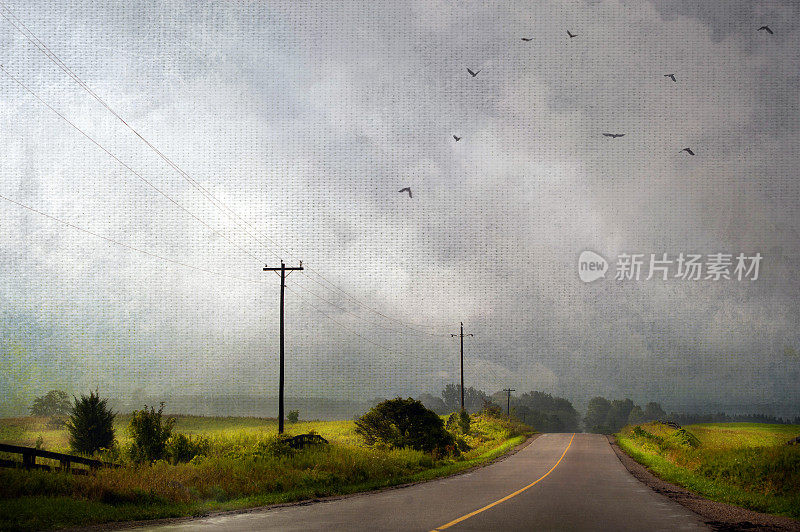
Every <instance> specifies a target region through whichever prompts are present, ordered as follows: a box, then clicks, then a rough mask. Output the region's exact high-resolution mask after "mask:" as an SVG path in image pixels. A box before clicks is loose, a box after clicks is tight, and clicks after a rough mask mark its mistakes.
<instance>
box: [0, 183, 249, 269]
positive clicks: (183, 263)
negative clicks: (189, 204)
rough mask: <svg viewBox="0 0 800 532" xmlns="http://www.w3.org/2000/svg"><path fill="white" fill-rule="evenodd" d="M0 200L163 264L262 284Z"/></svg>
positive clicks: (5, 198) (26, 206)
mask: <svg viewBox="0 0 800 532" xmlns="http://www.w3.org/2000/svg"><path fill="white" fill-rule="evenodd" d="M0 199H3V200H5V201H7V202H9V203H13V204H14V205H17V206H19V207H22V208H23V209H27V210H29V211H31V212H34V213H36V214H39V215H41V216H44V217H45V218H48V219H50V220H53V221H55V222H58V223H60V224H63V225H66V226H67V227H71V228H72V229H76V230H78V231H81V232H83V233H86V234H88V235H92V236H94V237H97V238H100V239H103V240H105V241H106V242H110V243H112V244H116V245H117V246H122V247H124V248H128V249H130V250H133V251H136V252H137V253H142V254H143V255H147V256H149V257H153V258H155V259H159V260H163V261H165V262H169V263H172V264H177V265H178V266H183V267H184V268H191V269H192V270H196V271H200V272H203V273H207V274H210V275H217V276H220V277H228V278H230V279H236V280H237V281H245V282H248V283H258V284H263V281H256V280H253V279H246V278H244V277H238V276H236V275H230V274H227V273H222V272H217V271H214V270H209V269H206V268H201V267H199V266H192V265H191V264H187V263H185V262H181V261H178V260H175V259H170V258H168V257H163V256H161V255H158V254H156V253H152V252H150V251H147V250H145V249H140V248H137V247H135V246H131V245H130V244H126V243H124V242H120V241H119V240H114V239H113V238H109V237H107V236H103V235H101V234H99V233H95V232H94V231H90V230H89V229H85V228H83V227H80V226H78V225H75V224H73V223H71V222H67V221H66V220H62V219H60V218H56V217H55V216H53V215H51V214H47V213H46V212H42V211H40V210H38V209H35V208H33V207H30V206H28V205H25V204H24V203H20V202H19V201H16V200H13V199H11V198H8V197H6V196H3V195H2V194H0Z"/></svg>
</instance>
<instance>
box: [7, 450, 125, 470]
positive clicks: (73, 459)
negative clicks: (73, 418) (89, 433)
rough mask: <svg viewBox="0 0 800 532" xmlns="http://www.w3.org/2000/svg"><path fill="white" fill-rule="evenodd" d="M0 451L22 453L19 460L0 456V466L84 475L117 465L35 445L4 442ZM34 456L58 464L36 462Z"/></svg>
mask: <svg viewBox="0 0 800 532" xmlns="http://www.w3.org/2000/svg"><path fill="white" fill-rule="evenodd" d="M0 453H9V454H19V455H22V461H21V462H20V461H18V460H8V459H6V458H0V467H16V468H23V469H42V470H44V471H68V472H70V473H73V474H78V475H86V474H88V473H89V471H91V470H93V469H97V468H98V467H119V465H118V464H112V463H111V462H103V461H102V460H93V459H91V458H84V457H82V456H73V455H71V454H62V453H54V452H52V451H45V450H44V449H36V448H35V447H20V446H19V445H8V444H5V443H0ZM36 458H48V459H50V460H56V461H57V462H58V463H59V465H58V467H56V466H51V465H48V464H37V463H36ZM73 464H81V465H85V466H88V467H89V468H88V469H86V468H76V467H72V466H73Z"/></svg>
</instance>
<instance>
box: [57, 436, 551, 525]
mask: <svg viewBox="0 0 800 532" xmlns="http://www.w3.org/2000/svg"><path fill="white" fill-rule="evenodd" d="M541 435H542V434H541V433H536V434H533V435H531V436H530V437H528V438H527V439H526V440H525V441H523V442H522V443H520V444H518V445H516V446H514V447H512V448H511V449H509V450H508V451H507V452H506V453H504V454H501V455H500V456H497V457H495V458H493V459H492V460H489V461H488V462H485V463H482V464H480V465H476V466H473V467H469V468H467V469H462V470H461V471H458V472H456V473H453V474H451V475H446V476H441V477H436V478H432V479H429V480H419V481H416V482H407V483H405V484H398V485H395V486H387V487H383V488H379V489H374V490H369V491H359V492H355V493H348V494H345V495H331V496H330V497H317V498H314V499H304V500H301V501H294V502H287V503H280V504H271V505H268V506H254V507H251V508H242V509H239V510H226V511H216V512H207V513H203V514H199V515H194V516H191V517H173V518H166V519H152V520H145V521H125V522H115V523H113V522H112V523H102V524H98V525H92V526H88V527H75V528H68V529H63V530H62V532H79V531H80V532H106V531H111V530H129V529H135V528H141V527H159V526H165V525H174V524H180V523H187V522H191V521H195V520H198V519H208V518H213V517H223V516H229V515H239V514H249V513H255V512H264V511H268V510H274V509H277V508H285V507H291V506H307V505H310V504H319V503H326V502H332V501H337V500H341V499H351V498H355V497H367V496H370V495H374V494H376V493H381V492H385V491H391V490H399V489H403V488H407V487H409V486H415V485H418V484H424V483H427V482H436V481H439V480H444V479H448V478H452V477H457V476H459V475H465V474H467V473H470V472H472V471H475V470H476V469H481V468H484V467H487V466H490V465H492V464H495V463H497V462H502V461H503V460H506V459H508V458H509V457H511V456H513V455H515V454H517V453H518V452H519V451H521V450H522V449H524V448H525V447H527V446H528V445H530V444H532V443H533V442H534V441H535V440H536V439H537V438H538V437H539V436H541Z"/></svg>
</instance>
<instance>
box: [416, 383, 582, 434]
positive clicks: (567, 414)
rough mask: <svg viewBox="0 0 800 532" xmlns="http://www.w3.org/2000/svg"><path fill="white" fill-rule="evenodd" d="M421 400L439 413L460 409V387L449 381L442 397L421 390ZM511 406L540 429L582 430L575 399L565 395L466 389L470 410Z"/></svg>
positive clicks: (503, 409) (523, 418)
mask: <svg viewBox="0 0 800 532" xmlns="http://www.w3.org/2000/svg"><path fill="white" fill-rule="evenodd" d="M419 399H420V401H422V403H423V404H424V405H425V406H426V407H427V408H430V409H431V410H433V411H434V412H436V413H437V414H447V413H449V412H456V411H458V410H460V409H461V387H460V386H459V385H456V384H448V385H447V386H446V387H445V388H444V390H442V394H441V397H436V396H434V395H431V394H429V393H425V394H422V395H421V396H420V397H419ZM509 406H510V409H511V415H512V416H514V417H516V418H517V419H519V420H520V421H522V422H523V423H525V424H527V425H530V426H532V427H534V428H535V429H536V430H538V431H541V432H572V431H576V430H579V427H580V415H579V414H578V412H577V411H576V410H575V408H574V407H573V406H572V403H571V402H570V401H568V400H567V399H564V398H563V397H554V396H552V395H550V394H547V393H544V392H537V391H530V392H527V393H523V394H522V395H519V396H516V397H514V396H512V397H511V399H510V404H509V399H508V396H507V395H506V392H503V391H499V392H496V393H494V394H492V395H488V394H487V393H486V392H484V391H482V390H477V389H475V388H473V387H471V386H470V387H469V388H465V389H464V408H465V410H467V411H468V412H470V413H475V412H479V411H481V410H484V409H495V410H497V411H502V412H505V411H506V408H508V407H509Z"/></svg>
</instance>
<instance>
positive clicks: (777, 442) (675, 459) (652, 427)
mask: <svg viewBox="0 0 800 532" xmlns="http://www.w3.org/2000/svg"><path fill="white" fill-rule="evenodd" d="M799 434H800V425H764V424H757V423H706V424H698V425H689V426H686V427H684V428H683V429H682V430H676V429H673V428H670V427H668V426H666V425H662V424H660V423H647V424H644V425H634V426H628V427H625V428H624V429H622V431H621V432H620V433H619V434H617V441H618V442H619V446H620V447H621V448H622V449H623V450H624V451H625V452H626V453H628V454H629V455H630V456H631V457H633V458H634V459H635V460H636V461H638V462H639V463H641V464H644V465H645V466H647V467H648V468H650V470H651V471H653V472H654V473H655V474H656V475H657V476H659V477H660V478H663V479H664V480H667V481H669V482H674V483H676V484H679V485H681V486H684V487H686V488H688V489H690V490H692V491H694V492H696V493H699V494H700V495H703V496H705V497H708V498H709V499H712V500H716V501H721V502H727V503H730V504H735V505H738V506H743V507H745V508H750V509H752V510H756V511H760V512H766V513H772V514H778V515H785V516H788V517H792V518H794V519H800V446H796V445H795V446H787V445H785V443H786V442H787V441H788V440H789V439H790V438H793V437H794V436H797V435H799Z"/></svg>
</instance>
